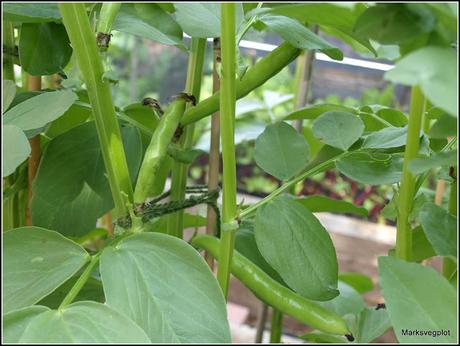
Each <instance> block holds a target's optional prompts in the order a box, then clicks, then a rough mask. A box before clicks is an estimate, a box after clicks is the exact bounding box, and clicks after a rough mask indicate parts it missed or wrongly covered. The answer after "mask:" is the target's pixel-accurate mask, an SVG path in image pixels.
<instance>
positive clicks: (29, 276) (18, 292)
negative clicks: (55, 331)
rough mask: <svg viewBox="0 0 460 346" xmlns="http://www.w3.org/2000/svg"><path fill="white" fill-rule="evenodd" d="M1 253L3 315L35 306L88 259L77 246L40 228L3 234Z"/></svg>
mask: <svg viewBox="0 0 460 346" xmlns="http://www.w3.org/2000/svg"><path fill="white" fill-rule="evenodd" d="M3 250H4V254H3V260H4V261H5V262H4V267H3V268H4V272H3V275H4V276H3V280H4V281H3V283H4V285H3V311H4V312H8V311H11V310H15V309H19V308H23V307H26V306H29V305H32V304H35V303H36V302H38V301H39V300H40V299H42V298H43V297H45V296H47V295H48V294H49V293H51V292H52V291H54V290H55V289H56V288H57V287H59V286H60V285H61V284H62V283H63V282H65V281H66V280H67V279H68V278H70V277H71V276H72V275H73V274H75V272H76V271H77V270H78V269H80V268H81V267H82V266H83V265H84V264H85V263H86V262H87V261H88V259H89V255H88V253H87V252H86V251H85V250H84V249H83V248H82V247H81V246H80V245H77V244H75V243H74V242H72V241H71V240H69V239H67V238H64V237H63V236H62V235H60V234H59V233H56V232H53V231H49V230H46V229H44V228H40V227H21V228H16V229H13V230H10V231H7V232H5V233H3Z"/></svg>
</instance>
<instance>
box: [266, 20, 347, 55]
mask: <svg viewBox="0 0 460 346" xmlns="http://www.w3.org/2000/svg"><path fill="white" fill-rule="evenodd" d="M259 21H260V22H262V23H263V24H264V26H265V30H266V31H268V32H274V33H277V34H278V35H280V36H281V37H282V38H283V39H284V40H285V41H287V42H289V43H290V44H291V45H293V46H294V47H297V48H300V49H318V50H321V51H322V52H323V53H325V54H326V55H328V56H329V57H331V58H332V59H334V60H342V59H343V53H342V51H341V50H340V49H339V48H337V47H335V46H334V45H332V44H330V43H329V42H327V41H325V40H323V39H322V38H321V37H319V36H318V35H316V34H315V33H314V32H312V31H311V30H310V29H308V28H307V27H305V26H304V25H302V24H300V23H299V22H298V21H296V20H294V19H292V18H289V17H284V16H275V15H264V16H261V17H260V18H259Z"/></svg>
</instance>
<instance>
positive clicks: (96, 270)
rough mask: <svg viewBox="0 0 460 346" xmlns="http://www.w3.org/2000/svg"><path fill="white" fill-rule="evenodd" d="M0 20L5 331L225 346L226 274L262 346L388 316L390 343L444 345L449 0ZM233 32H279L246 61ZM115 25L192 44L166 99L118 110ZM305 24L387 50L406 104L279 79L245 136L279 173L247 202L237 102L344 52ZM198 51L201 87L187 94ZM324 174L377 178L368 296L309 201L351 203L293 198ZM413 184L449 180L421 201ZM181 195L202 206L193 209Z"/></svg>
mask: <svg viewBox="0 0 460 346" xmlns="http://www.w3.org/2000/svg"><path fill="white" fill-rule="evenodd" d="M2 18H3V23H2V27H3V75H2V76H3V80H2V83H3V102H2V104H3V107H2V112H3V117H2V127H3V151H2V153H3V155H2V156H3V169H2V173H3V233H2V244H3V245H2V246H3V260H4V261H3V333H2V337H3V342H7V343H229V342H231V336H230V328H229V322H228V319H227V311H226V299H227V296H228V290H229V278H230V275H233V276H235V277H236V278H237V279H239V280H240V281H241V282H242V283H243V284H244V285H245V286H246V287H247V288H249V289H250V290H251V291H252V292H253V293H254V295H255V296H256V297H257V298H258V299H260V300H261V301H262V302H263V303H265V304H266V305H268V306H270V307H272V308H273V311H274V313H273V320H272V324H271V341H272V342H279V341H280V336H281V332H282V327H283V325H282V323H283V322H282V321H283V318H282V317H283V315H288V316H291V317H293V318H295V319H296V320H298V321H300V322H301V323H304V324H305V325H307V326H309V327H310V330H311V331H310V332H309V333H307V334H304V335H299V337H301V338H303V339H304V340H305V341H306V342H334V343H354V342H358V343H368V342H371V341H373V340H375V339H376V338H378V337H380V336H381V335H382V334H384V333H385V332H387V331H388V330H390V329H393V331H394V334H395V335H396V338H397V340H398V341H399V342H411V343H421V342H427V343H432V342H442V343H455V342H456V341H457V310H456V309H457V124H458V123H457V114H458V104H457V95H458V90H457V40H458V38H457V5H456V4H454V3H423V4H422V3H405V4H401V3H369V4H368V3H346V4H345V3H344V4H341V3H324V2H323V3H287V2H283V3H278V4H276V3H174V4H173V3H107V2H104V3H72V2H65V3H64V2H62V3H43V2H37V3H18V2H10V3H4V4H3V6H2ZM250 30H258V31H265V32H270V33H272V34H275V35H278V36H280V37H281V38H282V40H283V43H282V44H280V45H279V47H277V48H275V49H274V50H273V51H271V52H269V53H267V54H266V55H265V56H264V57H262V58H260V59H259V60H257V61H256V62H255V63H254V64H253V65H251V66H247V65H244V61H243V59H242V57H241V55H240V51H239V43H240V41H241V40H242V39H243V38H244V37H245V35H246V34H247V33H248V31H250ZM120 32H122V33H125V34H129V35H135V36H138V37H141V38H143V39H146V40H153V41H156V42H158V43H160V44H163V45H170V46H175V47H177V48H178V49H181V50H182V51H183V53H184V54H188V61H189V63H188V66H187V77H186V82H185V85H184V87H183V90H182V92H180V93H179V94H177V95H170V96H171V98H170V102H169V104H163V105H162V104H160V103H159V102H158V101H157V100H155V99H153V98H146V99H143V100H142V99H141V100H138V101H137V102H136V103H133V104H129V105H126V106H125V107H122V108H120V107H115V106H114V102H113V97H112V90H113V89H114V88H115V89H116V87H117V86H116V83H117V71H116V67H115V66H111V65H110V63H109V59H108V54H110V41H111V38H112V36H116V35H118V34H119V33H120ZM184 33H185V34H187V35H188V38H185V36H184ZM322 34H326V35H327V36H329V37H335V38H336V39H339V40H342V41H343V42H344V43H345V44H346V45H348V47H351V48H352V49H354V50H355V51H356V52H358V53H360V54H363V55H367V56H372V57H374V58H379V59H380V58H384V59H392V60H393V61H392V64H393V66H392V68H391V69H389V70H388V71H387V72H385V74H384V79H385V80H386V81H387V82H388V83H394V84H400V85H404V86H406V87H407V88H408V90H409V89H410V102H409V105H408V108H401V109H396V108H391V107H388V106H383V105H378V104H369V105H367V104H362V105H360V106H358V107H348V106H344V105H338V104H315V105H313V106H312V105H308V104H306V103H305V98H306V95H305V90H304V94H303V95H302V93H301V91H300V90H302V89H301V88H297V87H296V86H294V87H295V88H296V90H297V94H296V98H297V102H296V106H297V107H296V109H295V110H294V111H293V112H291V113H290V114H286V115H285V116H284V118H283V120H282V121H278V122H275V123H272V124H269V125H268V126H266V128H265V130H264V131H263V133H261V134H260V135H259V136H258V137H257V139H256V140H255V161H256V164H257V165H258V166H259V167H260V168H261V169H262V170H263V171H265V172H266V173H268V174H270V175H272V176H273V177H275V178H277V179H279V180H280V181H281V182H282V183H281V185H280V186H279V188H277V189H276V190H275V191H273V192H272V193H270V194H269V195H268V196H266V197H265V198H263V199H261V200H260V201H258V202H257V203H255V204H245V203H244V201H241V200H238V199H237V194H236V186H237V185H236V182H237V180H236V179H237V176H236V158H235V155H236V154H235V153H236V151H235V104H236V101H237V100H239V99H242V98H244V97H245V96H246V95H248V94H249V93H251V92H252V91H253V90H255V89H257V88H259V87H261V86H262V85H263V84H264V83H265V82H267V81H269V80H270V79H271V78H272V77H274V76H275V75H276V74H277V73H278V72H280V71H281V70H282V69H284V68H286V67H287V66H288V65H289V64H291V63H293V62H297V63H300V62H302V63H303V64H305V63H306V62H308V61H310V63H311V60H312V59H311V58H309V60H308V59H306V54H310V55H311V53H312V52H315V51H319V52H322V53H324V54H325V55H327V56H328V57H329V58H330V59H333V60H339V61H340V60H342V59H343V58H344V54H343V52H342V51H341V50H340V49H339V48H338V47H336V46H334V45H333V44H332V43H330V42H329V41H327V40H325V39H324V35H322ZM208 39H213V40H214V41H213V44H208V43H207V41H209V40H208ZM211 41H212V40H211ZM207 49H209V50H212V51H213V54H214V72H213V73H214V93H213V95H212V96H210V97H208V98H206V99H202V100H201V99H200V94H201V92H200V90H201V84H202V75H203V65H204V58H205V52H206V50H207ZM390 52H391V54H390ZM307 70H308V69H307ZM310 72H311V73H314V68H313V70H311V66H310ZM299 81H302V78H300V79H297V80H296V81H294V80H293V83H294V82H296V83H297V82H299ZM42 83H43V84H42ZM302 99H303V100H304V101H303V102H302V101H301V100H302ZM211 119H212V121H211ZM219 120H220V121H219ZM199 121H200V122H201V123H205V124H206V125H205V126H201V127H198V126H197V127H196V129H195V124H196V123H197V122H199ZM294 124H295V125H294ZM209 127H211V131H210V133H211V142H212V145H211V152H210V157H211V158H212V159H211V161H212V162H211V166H212V167H213V168H212V169H211V172H210V175H211V174H213V177H214V178H213V179H214V181H215V182H214V183H210V184H209V185H200V186H196V185H195V186H189V185H187V175H188V169H189V166H190V163H192V162H193V161H194V159H195V158H196V157H197V155H199V154H202V151H199V150H197V149H195V148H194V144H195V139H196V138H197V137H199V136H197V135H196V133H194V132H195V130H198V129H200V130H202V129H205V128H209ZM306 134H308V136H307V137H308V138H306V137H305V136H306ZM307 139H308V140H307ZM219 142H220V149H219ZM313 142H314V143H315V146H316V149H317V150H315V151H314V152H313V151H312V150H311V143H313ZM216 143H217V144H216ZM220 151H221V158H222V164H223V167H222V175H221V180H215V179H218V177H219V153H220ZM310 153H313V154H310ZM326 170H337V171H338V172H340V173H341V174H343V175H345V176H347V177H349V178H351V179H353V180H355V181H357V182H360V183H362V184H366V185H388V186H391V187H392V188H393V192H394V193H393V197H392V199H391V201H390V202H389V203H388V204H387V205H386V207H385V209H384V211H385V215H386V217H388V218H390V219H393V220H394V221H396V224H397V227H396V229H397V230H396V232H395V234H394V237H395V244H396V246H395V248H394V249H392V250H390V251H389V253H388V254H387V255H386V256H381V257H378V272H379V286H380V291H379V292H380V293H381V299H380V301H381V304H379V305H378V306H368V305H367V304H366V303H365V302H364V300H363V297H362V294H364V293H366V292H368V291H370V290H372V289H373V288H374V287H373V285H374V283H373V282H372V280H371V279H370V278H369V277H368V276H366V275H364V274H362V273H358V272H353V273H352V272H340V271H339V266H338V261H337V255H336V251H335V248H334V244H333V242H332V240H331V236H330V235H329V233H328V231H327V230H326V229H325V227H324V226H323V225H322V224H321V223H320V222H319V220H318V219H317V218H316V216H315V215H314V214H313V212H321V211H329V212H336V213H356V214H359V215H366V214H367V210H365V209H364V208H362V207H357V206H355V205H353V204H351V203H348V202H344V201H337V200H334V199H330V198H327V197H325V196H308V197H301V196H300V197H299V196H296V195H295V194H294V193H293V191H295V186H296V184H297V183H301V182H303V181H304V180H305V179H306V178H308V177H312V176H314V175H316V174H319V173H322V172H324V171H326ZM168 177H170V182H171V183H170V186H169V185H168V187H166V186H167V184H166V181H167V178H168ZM215 177H217V178H215ZM428 181H431V182H433V181H439V182H440V184H438V185H439V186H441V185H442V186H443V188H444V194H442V191H441V195H440V196H441V198H440V199H438V200H437V201H436V203H435V201H434V200H433V198H432V195H431V194H430V193H428V192H429V186H430V185H429V184H428ZM441 183H442V184H441ZM197 205H204V206H207V208H208V214H207V215H208V216H207V217H203V216H200V215H198V214H192V213H190V209H189V208H191V207H195V206H197ZM187 210H189V211H187ZM205 226H207V231H206V233H202V232H195V233H194V234H193V235H192V237H191V238H190V237H185V238H184V229H185V228H190V227H205ZM203 252H204V254H205V258H206V260H205V259H204V258H203V256H202V253H203ZM435 256H439V257H441V258H442V261H443V263H442V271H437V270H435V269H434V268H433V267H431V266H429V265H428V262H429V261H430V259H431V258H433V257H435ZM214 260H215V261H217V262H218V266H217V269H216V270H213V268H214V267H213V266H214V264H215V263H214ZM376 260H377V259H376Z"/></svg>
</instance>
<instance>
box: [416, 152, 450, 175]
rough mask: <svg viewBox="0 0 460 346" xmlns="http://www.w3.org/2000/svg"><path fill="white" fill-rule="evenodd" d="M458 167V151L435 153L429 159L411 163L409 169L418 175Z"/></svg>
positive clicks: (423, 158) (420, 159)
mask: <svg viewBox="0 0 460 346" xmlns="http://www.w3.org/2000/svg"><path fill="white" fill-rule="evenodd" d="M456 165H457V149H455V150H450V151H447V152H439V153H434V154H433V155H431V156H429V157H420V158H417V159H414V160H412V161H410V162H409V169H410V170H411V171H412V172H413V173H416V174H420V173H423V172H426V171H428V170H430V169H432V168H438V167H441V166H456Z"/></svg>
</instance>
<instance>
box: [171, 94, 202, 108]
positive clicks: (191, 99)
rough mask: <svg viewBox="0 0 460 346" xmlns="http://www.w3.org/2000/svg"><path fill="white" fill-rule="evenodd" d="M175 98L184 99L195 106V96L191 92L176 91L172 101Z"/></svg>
mask: <svg viewBox="0 0 460 346" xmlns="http://www.w3.org/2000/svg"><path fill="white" fill-rule="evenodd" d="M177 99H184V100H185V102H191V103H192V105H194V106H196V98H195V96H193V95H192V94H187V93H178V94H177V95H175V96H174V97H173V101H174V100H177Z"/></svg>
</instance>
